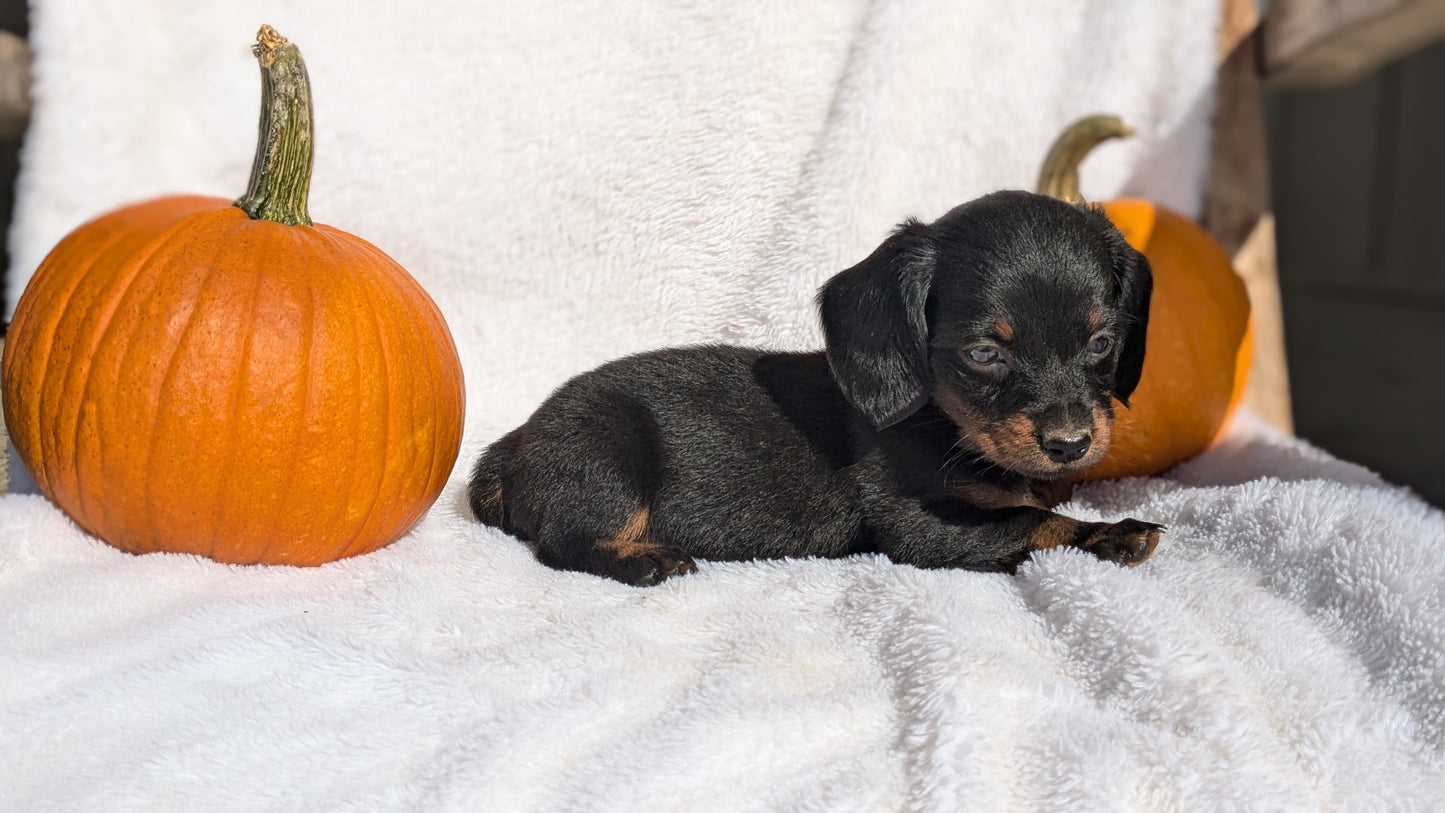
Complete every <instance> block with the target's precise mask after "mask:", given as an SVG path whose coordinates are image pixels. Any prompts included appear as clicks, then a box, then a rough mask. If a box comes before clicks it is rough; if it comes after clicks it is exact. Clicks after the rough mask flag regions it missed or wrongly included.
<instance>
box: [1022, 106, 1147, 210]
mask: <svg viewBox="0 0 1445 813" xmlns="http://www.w3.org/2000/svg"><path fill="white" fill-rule="evenodd" d="M1133 134H1134V131H1133V129H1131V128H1130V127H1129V126H1128V125H1127V124H1125V123H1124V122H1123V121H1121V120H1120V119H1119V117H1118V116H1104V115H1098V116H1088V117H1085V118H1082V119H1080V120H1078V121H1076V122H1074V123H1073V124H1071V125H1069V126H1068V128H1067V129H1065V130H1064V132H1062V133H1060V134H1059V137H1058V139H1057V140H1055V141H1054V145H1053V146H1052V147H1049V154H1048V156H1047V157H1045V158H1044V166H1043V169H1042V170H1040V172H1039V185H1038V191H1039V192H1040V193H1041V194H1044V195H1048V196H1050V197H1055V198H1058V199H1060V200H1066V201H1069V202H1070V203H1078V202H1080V201H1082V200H1083V199H1084V197H1083V195H1080V194H1079V164H1080V163H1082V162H1083V160H1084V156H1086V155H1088V154H1089V151H1090V150H1092V149H1094V148H1095V147H1097V146H1099V145H1100V144H1102V143H1103V142H1105V141H1108V140H1109V139H1111V138H1124V137H1125V136H1131V135H1133Z"/></svg>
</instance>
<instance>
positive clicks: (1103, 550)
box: [1079, 517, 1164, 567]
mask: <svg viewBox="0 0 1445 813" xmlns="http://www.w3.org/2000/svg"><path fill="white" fill-rule="evenodd" d="M1163 532H1164V526H1163V525H1156V524H1154V523H1152V522H1144V521H1143V520H1138V519H1133V518H1132V517H1131V518H1129V519H1121V520H1119V521H1118V522H1114V523H1101V524H1100V525H1099V526H1098V528H1097V530H1095V531H1094V532H1093V533H1091V534H1089V536H1087V537H1086V538H1085V539H1084V540H1083V541H1082V542H1080V543H1079V547H1080V548H1082V549H1083V550H1086V551H1088V552H1089V553H1092V554H1094V555H1095V556H1097V557H1099V558H1100V559H1103V560H1105V561H1108V562H1114V563H1115V564H1120V565H1128V566H1129V567H1133V566H1134V565H1137V564H1139V563H1141V562H1143V561H1144V560H1145V559H1148V558H1149V557H1150V556H1152V555H1153V554H1154V548H1155V546H1156V545H1158V544H1159V535H1160V534H1162V533H1163Z"/></svg>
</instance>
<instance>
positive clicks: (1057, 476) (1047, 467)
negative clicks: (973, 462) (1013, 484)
mask: <svg viewBox="0 0 1445 813" xmlns="http://www.w3.org/2000/svg"><path fill="white" fill-rule="evenodd" d="M1108 451H1109V448H1108V446H1107V445H1101V446H1095V447H1093V448H1090V449H1089V452H1088V454H1086V455H1084V456H1083V457H1081V458H1079V459H1078V460H1075V461H1074V462H1072V463H1055V462H1053V461H1052V460H1049V459H1048V456H1047V455H1046V454H1045V453H1044V452H1043V450H1042V449H1040V450H1038V452H1037V454H1026V455H1023V456H1018V455H1010V454H1003V455H991V454H987V453H985V454H984V457H985V458H987V459H988V461H989V462H990V463H993V464H994V465H995V466H998V467H999V468H1001V469H1006V470H1008V471H1010V472H1013V473H1014V474H1017V475H1020V476H1022V477H1026V478H1028V479H1030V480H1063V479H1065V478H1068V477H1072V476H1073V475H1076V474H1079V473H1080V472H1082V471H1083V470H1084V469H1087V468H1088V467H1090V466H1092V465H1094V464H1095V463H1098V462H1099V461H1100V460H1103V459H1104V455H1105V454H1106V453H1107V452H1108Z"/></svg>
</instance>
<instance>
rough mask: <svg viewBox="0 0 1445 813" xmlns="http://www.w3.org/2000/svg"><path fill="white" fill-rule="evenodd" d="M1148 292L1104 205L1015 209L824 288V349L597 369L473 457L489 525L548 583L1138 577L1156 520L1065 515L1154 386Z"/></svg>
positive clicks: (919, 227) (962, 223)
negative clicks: (1137, 395) (905, 568)
mask: <svg viewBox="0 0 1445 813" xmlns="http://www.w3.org/2000/svg"><path fill="white" fill-rule="evenodd" d="M1150 284H1151V276H1150V271H1149V264H1148V262H1147V261H1146V260H1145V259H1144V257H1143V256H1142V255H1141V254H1139V253H1138V252H1136V251H1134V250H1133V249H1132V248H1130V247H1129V246H1128V244H1127V243H1125V242H1124V239H1123V237H1122V235H1120V234H1119V232H1118V230H1117V229H1115V228H1114V227H1113V225H1111V224H1110V223H1109V221H1108V219H1107V218H1106V217H1105V216H1104V215H1103V214H1102V213H1101V212H1099V211H1098V210H1096V209H1093V208H1090V207H1087V206H1073V205H1070V204H1067V203H1063V202H1060V201H1057V200H1054V199H1052V198H1047V197H1044V196H1040V195H1034V194H1031V193H1027V192H999V193H995V194H992V195H988V196H986V197H984V198H980V199H979V200H976V201H973V202H971V203H967V204H964V205H963V206H959V207H957V208H956V209H954V210H953V211H951V212H949V213H948V214H946V215H944V216H943V217H942V218H939V219H938V220H937V221H936V222H934V223H931V224H927V225H925V224H923V223H920V222H917V221H908V222H906V223H904V224H903V225H901V226H900V227H899V228H898V229H897V230H896V231H895V232H894V233H893V235H892V236H890V237H889V238H888V239H887V240H885V241H884V243H883V244H882V245H881V246H879V247H878V249H877V250H876V251H874V252H873V253H872V254H871V255H870V256H869V257H868V258H867V259H865V260H863V261H862V262H861V263H859V264H858V265H856V266H854V267H852V268H850V269H848V270H846V271H844V272H842V273H840V274H838V275H837V276H835V277H833V278H832V279H831V280H829V281H828V282H827V283H826V284H825V285H824V286H823V287H822V290H821V291H820V292H819V296H818V302H819V309H820V313H821V317H822V324H823V328H824V333H825V336H826V340H827V349H826V352H824V353H801V354H789V353H767V352H762V351H759V350H751V349H745V348H738V347H721V346H707V347H694V348H679V349H669V350H661V351H657V352H652V353H645V354H642V355H637V356H631V357H628V358H624V359H620V360H617V361H614V362H611V363H609V364H606V365H603V366H602V367H600V368H598V369H596V370H594V371H592V372H589V373H586V374H583V375H580V376H578V377H577V378H574V379H573V380H571V381H569V382H568V383H566V384H564V385H563V386H562V387H561V388H559V389H558V390H557V392H555V393H554V394H553V395H552V396H551V397H550V398H548V399H547V401H546V402H544V403H543V404H542V406H541V407H540V408H538V410H537V411H536V413H534V414H533V415H532V417H531V418H530V419H529V420H528V421H527V422H526V423H525V424H523V425H522V426H521V427H519V428H517V429H516V430H514V431H512V432H511V433H509V434H508V435H506V436H505V437H503V438H502V439H501V440H499V441H497V442H496V443H495V444H493V445H492V446H491V448H489V449H488V450H487V451H486V452H485V453H484V454H483V455H482V458H481V459H480V460H479V461H478V462H477V465H476V468H475V470H474V472H473V474H472V480H471V484H470V491H469V496H470V500H471V504H472V510H473V512H474V513H475V514H476V516H477V518H478V519H479V520H481V521H482V522H484V523H487V524H489V525H494V526H497V527H500V528H503V529H505V530H507V531H509V532H511V533H514V534H516V535H517V536H518V537H520V538H522V539H524V540H528V541H530V542H532V543H534V544H535V546H536V551H537V556H538V558H539V559H540V560H541V561H542V562H544V563H546V564H548V565H550V566H552V567H557V568H562V569H568V570H580V571H585V572H590V573H596V574H599V575H603V576H609V577H612V578H615V579H619V580H621V581H624V582H628V583H631V584H639V585H645V584H655V583H656V582H658V581H660V580H662V579H664V578H667V577H668V576H672V575H676V574H680V573H687V572H690V571H692V570H693V569H695V566H694V564H693V561H692V559H693V557H696V558H701V559H753V558H774V557H788V556H845V555H848V554H852V553H857V552H863V551H881V552H883V553H885V554H887V555H888V556H889V557H890V558H891V559H893V560H894V561H897V562H900V563H905V564H912V565H916V566H919V567H955V568H966V569H970V570H1003V571H1010V570H1012V569H1013V568H1014V567H1016V566H1017V565H1018V564H1019V563H1020V562H1022V561H1023V560H1024V559H1025V558H1027V556H1028V555H1029V553H1030V552H1031V551H1033V550H1038V549H1041V548H1047V547H1054V546H1057V545H1070V546H1075V547H1079V548H1083V549H1086V550H1089V551H1091V552H1093V553H1095V554H1097V555H1099V556H1100V557H1102V558H1105V559H1108V560H1111V561H1116V562H1120V563H1124V564H1137V563H1139V562H1141V561H1143V560H1144V559H1146V558H1148V556H1149V555H1150V554H1151V553H1152V552H1153V549H1154V546H1155V544H1156V543H1157V541H1158V538H1159V534H1160V530H1161V528H1160V526H1157V525H1152V524H1150V523H1144V522H1140V521H1138V520H1132V519H1130V520H1123V521H1121V522H1117V523H1090V522H1081V521H1078V520H1073V519H1069V518H1066V517H1063V516H1061V515H1058V514H1055V513H1053V512H1051V511H1049V510H1048V509H1049V508H1050V507H1052V506H1053V505H1055V504H1057V502H1059V501H1060V500H1061V499H1062V498H1064V497H1065V496H1066V493H1067V490H1068V489H1067V485H1066V484H1067V482H1068V478H1069V477H1070V476H1071V475H1073V474H1076V473H1077V472H1078V471H1080V470H1081V469H1083V468H1085V467H1087V466H1088V465H1091V464H1092V463H1094V462H1096V461H1097V460H1098V459H1099V458H1100V457H1101V456H1102V455H1103V452H1104V449H1105V448H1106V447H1107V445H1108V439H1109V436H1110V433H1111V427H1112V419H1113V409H1114V406H1113V401H1114V400H1118V401H1120V402H1123V403H1126V404H1127V400H1128V398H1129V395H1130V394H1131V393H1132V392H1133V390H1134V388H1135V386H1136V385H1137V384H1138V382H1139V374H1140V370H1141V368H1142V366H1143V360H1144V340H1145V332H1146V328H1147V321H1148V312H1149V293H1150Z"/></svg>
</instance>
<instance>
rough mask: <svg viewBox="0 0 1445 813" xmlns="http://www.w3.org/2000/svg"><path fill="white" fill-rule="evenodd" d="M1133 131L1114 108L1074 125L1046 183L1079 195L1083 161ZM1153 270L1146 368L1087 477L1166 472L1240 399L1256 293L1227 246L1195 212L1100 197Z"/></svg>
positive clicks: (1194, 450) (1051, 159)
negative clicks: (1103, 452)
mask: <svg viewBox="0 0 1445 813" xmlns="http://www.w3.org/2000/svg"><path fill="white" fill-rule="evenodd" d="M1130 132H1131V131H1130V130H1129V128H1128V127H1126V126H1125V125H1124V124H1123V123H1122V122H1121V121H1120V120H1119V119H1118V118H1116V117H1113V116H1090V117H1088V118H1085V119H1083V120H1081V121H1079V122H1077V123H1075V124H1074V125H1072V126H1070V127H1069V128H1068V129H1066V130H1065V131H1064V133H1063V134H1062V135H1060V136H1059V138H1058V140H1057V141H1055V143H1054V146H1053V147H1052V148H1051V149H1050V151H1049V155H1048V157H1047V158H1046V159H1045V161H1044V167H1043V171H1042V172H1041V174H1040V180H1039V191H1040V192H1043V193H1045V194H1049V195H1053V196H1054V197H1059V198H1063V199H1066V200H1075V201H1077V200H1081V197H1080V196H1079V182H1078V168H1079V163H1080V162H1081V161H1082V160H1083V158H1084V156H1086V155H1087V154H1088V152H1089V151H1090V150H1091V149H1093V148H1094V147H1095V146H1096V145H1098V144H1099V143H1101V142H1103V141H1105V140H1107V139H1110V138H1118V137H1122V136H1126V135H1129V134H1130ZM1102 206H1103V209H1104V212H1105V213H1106V214H1107V215H1108V216H1109V219H1110V220H1112V221H1113V222H1114V224H1115V225H1116V226H1118V228H1119V230H1120V231H1121V232H1122V233H1123V235H1124V239H1125V240H1127V241H1128V242H1129V245H1131V246H1133V247H1134V248H1135V249H1137V250H1139V251H1141V252H1143V254H1144V256H1145V257H1147V258H1148V259H1149V265H1150V268H1151V269H1152V270H1153V272H1154V293H1153V297H1152V299H1151V301H1150V305H1149V329H1148V339H1147V341H1146V343H1145V351H1144V372H1143V375H1142V376H1141V377H1140V379H1139V386H1138V388H1137V389H1135V391H1134V393H1133V395H1132V396H1131V397H1130V398H1129V405H1128V408H1120V409H1117V410H1115V415H1116V418H1115V424H1114V433H1113V436H1114V437H1113V442H1112V443H1111V444H1110V447H1109V452H1108V454H1107V455H1106V456H1105V457H1104V459H1103V460H1101V461H1100V462H1099V463H1098V464H1096V465H1095V466H1093V467H1091V468H1089V469H1088V470H1087V471H1085V472H1084V473H1083V475H1082V477H1081V479H1084V480H1101V479H1112V478H1118V477H1130V476H1147V475H1154V474H1159V473H1161V472H1163V471H1165V470H1167V469H1169V468H1171V467H1173V466H1174V465H1176V464H1178V463H1180V462H1183V461H1185V460H1187V459H1189V458H1191V457H1193V456H1195V455H1197V454H1199V453H1200V452H1202V451H1204V450H1205V449H1206V448H1208V447H1209V446H1210V445H1211V444H1212V443H1213V442H1214V441H1215V440H1216V439H1217V438H1218V437H1219V435H1220V433H1221V431H1222V430H1223V429H1224V427H1225V426H1226V424H1227V423H1228V421H1229V419H1230V418H1231V417H1232V416H1233V414H1234V413H1235V411H1236V410H1237V409H1238V408H1239V404H1240V401H1241V399H1242V397H1243V394H1244V387H1245V384H1246V383H1247V380H1248V375H1249V365H1250V358H1251V353H1252V349H1253V333H1252V322H1251V318H1250V308H1249V297H1248V295H1247V294H1246V292H1245V287H1244V282H1243V281H1242V280H1241V279H1240V278H1239V276H1238V275H1237V274H1236V273H1235V272H1234V267H1233V265H1232V263H1231V262H1230V259H1229V255H1228V254H1227V253H1226V252H1225V251H1224V249H1223V248H1222V247H1221V246H1220V245H1219V244H1218V243H1217V242H1215V240H1214V238H1212V237H1210V236H1209V234H1208V233H1206V232H1205V231H1204V230H1203V229H1202V228H1200V227H1199V226H1198V225H1196V224H1195V223H1194V222H1192V221H1191V220H1189V219H1188V218H1186V217H1184V216H1183V215H1180V214H1179V213H1177V212H1174V211H1171V210H1169V209H1167V208H1165V207H1162V206H1158V205H1155V204H1154V203H1152V202H1150V201H1146V200H1138V199H1120V200H1111V201H1107V202H1105V203H1103V204H1102Z"/></svg>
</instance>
